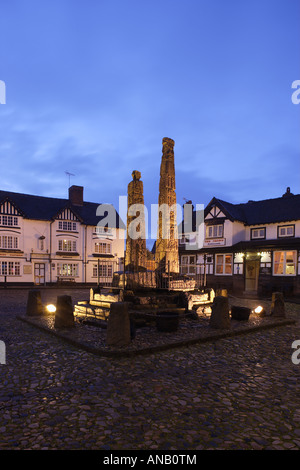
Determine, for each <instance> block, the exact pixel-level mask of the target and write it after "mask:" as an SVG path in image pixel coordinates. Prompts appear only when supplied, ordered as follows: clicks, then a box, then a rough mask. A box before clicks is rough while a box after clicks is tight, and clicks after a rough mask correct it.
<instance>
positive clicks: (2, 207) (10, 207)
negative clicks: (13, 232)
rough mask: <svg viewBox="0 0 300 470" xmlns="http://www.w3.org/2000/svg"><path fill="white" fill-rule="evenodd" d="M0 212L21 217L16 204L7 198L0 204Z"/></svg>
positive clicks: (21, 214)
mask: <svg viewBox="0 0 300 470" xmlns="http://www.w3.org/2000/svg"><path fill="white" fill-rule="evenodd" d="M0 214H5V215H14V216H20V217H23V215H24V214H23V213H22V212H21V211H20V210H19V209H18V208H17V206H16V205H15V204H14V203H13V202H11V201H10V200H9V199H6V200H5V201H3V202H2V203H1V204H0Z"/></svg>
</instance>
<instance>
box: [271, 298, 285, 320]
mask: <svg viewBox="0 0 300 470" xmlns="http://www.w3.org/2000/svg"><path fill="white" fill-rule="evenodd" d="M271 315H272V316H273V317H282V318H285V305H284V298H283V294H282V292H273V294H272V302H271Z"/></svg>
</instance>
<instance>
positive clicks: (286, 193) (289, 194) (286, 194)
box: [282, 186, 294, 197]
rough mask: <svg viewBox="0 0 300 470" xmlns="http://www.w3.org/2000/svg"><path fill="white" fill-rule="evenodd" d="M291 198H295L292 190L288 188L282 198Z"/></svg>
mask: <svg viewBox="0 0 300 470" xmlns="http://www.w3.org/2000/svg"><path fill="white" fill-rule="evenodd" d="M289 196H294V194H293V193H291V188H290V187H289V186H288V187H287V188H286V192H285V193H284V194H283V195H282V197H289Z"/></svg>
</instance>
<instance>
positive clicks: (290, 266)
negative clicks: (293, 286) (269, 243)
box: [273, 251, 297, 276]
mask: <svg viewBox="0 0 300 470" xmlns="http://www.w3.org/2000/svg"><path fill="white" fill-rule="evenodd" d="M273 256H274V258H273V261H274V263H273V274H274V276H296V273H297V270H296V266H297V264H296V263H297V251H274V254H273Z"/></svg>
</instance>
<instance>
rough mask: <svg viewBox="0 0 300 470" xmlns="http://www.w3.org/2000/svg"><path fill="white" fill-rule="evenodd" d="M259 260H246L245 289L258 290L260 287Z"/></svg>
mask: <svg viewBox="0 0 300 470" xmlns="http://www.w3.org/2000/svg"><path fill="white" fill-rule="evenodd" d="M259 264H260V261H259V260H253V259H249V260H246V269H245V291H248V292H249V291H252V292H256V291H257V287H258V274H259Z"/></svg>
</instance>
